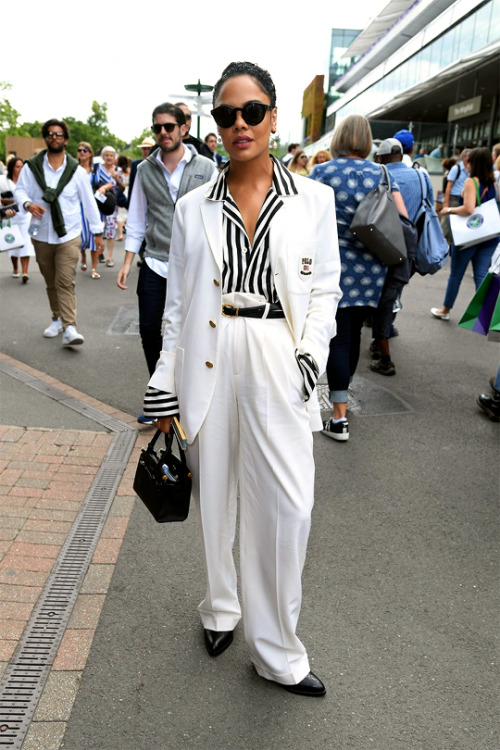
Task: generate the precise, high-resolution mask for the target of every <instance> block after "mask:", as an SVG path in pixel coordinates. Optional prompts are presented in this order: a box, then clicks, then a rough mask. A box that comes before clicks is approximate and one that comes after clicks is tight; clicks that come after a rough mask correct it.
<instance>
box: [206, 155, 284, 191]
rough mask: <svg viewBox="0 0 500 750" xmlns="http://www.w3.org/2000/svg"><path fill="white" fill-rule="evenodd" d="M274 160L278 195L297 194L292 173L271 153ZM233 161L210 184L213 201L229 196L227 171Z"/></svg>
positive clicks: (275, 187)
mask: <svg viewBox="0 0 500 750" xmlns="http://www.w3.org/2000/svg"><path fill="white" fill-rule="evenodd" d="M269 156H270V157H271V159H272V161H273V167H274V168H273V182H272V187H273V189H274V191H275V192H276V194H277V195H279V196H281V197H284V198H286V197H287V196H290V195H297V193H298V190H297V188H296V187H295V182H294V181H293V177H292V173H291V172H289V171H288V169H287V168H286V167H285V166H283V164H281V163H280V162H279V161H278V160H277V159H275V158H274V156H273V155H272V154H269ZM230 166H231V163H230V162H228V163H227V164H226V166H225V167H224V168H223V169H222V170H221V171H220V172H219V174H218V176H217V179H216V180H215V183H214V184H213V185H211V186H210V188H209V190H208V192H207V194H206V197H207V198H208V200H211V201H224V200H226V199H227V196H228V192H229V190H228V187H227V181H226V177H227V173H228V172H229V169H230Z"/></svg>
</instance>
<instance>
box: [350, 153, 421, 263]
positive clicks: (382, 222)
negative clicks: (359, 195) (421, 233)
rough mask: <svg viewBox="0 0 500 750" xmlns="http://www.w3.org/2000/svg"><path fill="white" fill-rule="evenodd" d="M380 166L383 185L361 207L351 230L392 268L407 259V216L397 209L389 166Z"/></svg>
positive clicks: (369, 195) (367, 197)
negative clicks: (404, 224) (405, 228)
mask: <svg viewBox="0 0 500 750" xmlns="http://www.w3.org/2000/svg"><path fill="white" fill-rule="evenodd" d="M379 166H380V167H381V170H382V179H381V181H380V184H379V185H378V186H377V187H376V188H374V189H373V190H370V192H369V193H368V194H367V195H365V197H364V198H363V200H362V201H361V202H360V203H359V204H358V207H357V209H356V213H355V214H354V218H353V220H352V222H351V226H350V227H349V231H350V232H351V234H353V235H354V236H355V237H356V239H357V240H360V241H361V242H362V243H363V245H364V246H365V247H366V248H367V249H368V250H369V251H370V253H371V254H372V255H373V256H374V257H375V258H376V259H377V260H378V261H379V262H380V263H382V265H384V266H393V265H396V264H397V263H401V262H402V261H403V260H405V259H406V258H407V251H406V243H405V236H404V231H403V226H402V219H403V218H405V217H403V216H402V215H401V214H400V213H399V211H398V209H397V208H396V204H395V202H394V197H393V195H392V193H391V180H390V177H389V172H388V171H387V167H386V166H385V165H383V164H380V165H379ZM405 221H409V220H408V219H405Z"/></svg>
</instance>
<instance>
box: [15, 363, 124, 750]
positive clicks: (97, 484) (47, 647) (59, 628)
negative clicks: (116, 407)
mask: <svg viewBox="0 0 500 750" xmlns="http://www.w3.org/2000/svg"><path fill="white" fill-rule="evenodd" d="M0 369H2V370H3V371H4V372H6V373H7V374H9V375H12V377H17V378H18V379H19V380H22V381H23V382H25V383H26V385H29V386H30V387H32V388H36V389H37V390H40V391H42V392H43V393H46V394H47V395H49V396H50V397H51V398H54V399H55V400H57V401H59V402H61V403H63V404H65V405H66V406H68V407H69V408H71V409H74V410H75V411H78V412H80V413H81V414H85V415H86V416H89V417H90V418H91V419H93V420H94V421H95V422H97V423H99V424H102V425H104V426H105V427H108V428H109V429H110V430H111V431H113V432H115V433H116V435H115V437H114V439H113V441H112V443H111V445H110V446H109V449H108V451H107V453H106V456H105V458H104V460H103V462H102V464H101V467H100V468H99V470H98V472H97V474H96V477H95V479H94V481H93V483H92V486H91V487H90V490H89V492H88V493H87V496H86V498H85V500H84V502H83V504H82V507H81V509H80V512H79V513H78V515H77V517H76V519H75V521H74V523H73V526H72V527H71V530H70V532H69V534H68V537H67V538H66V542H65V543H64V546H63V547H62V549H61V552H60V553H59V556H58V558H57V560H56V562H55V564H54V567H53V568H52V572H51V574H50V576H49V578H48V580H47V583H46V584H45V587H44V589H43V591H42V593H41V595H40V598H39V599H38V602H37V604H36V606H35V608H34V610H33V613H32V615H31V617H30V620H29V622H28V624H27V626H26V628H25V630H24V633H23V635H22V637H21V640H20V641H19V644H18V647H17V649H16V651H15V653H14V655H13V657H12V659H11V660H10V663H9V665H8V666H7V668H6V670H5V673H4V675H3V678H2V680H1V682H0V749H3V748H10V749H11V750H20V748H21V747H22V744H23V742H24V739H25V736H26V733H27V731H28V728H29V725H30V723H31V719H32V718H33V714H34V713H35V709H36V706H37V704H38V701H39V699H40V696H41V694H42V691H43V688H44V685H45V682H46V680H47V678H48V676H49V674H50V670H51V666H52V663H53V661H54V659H55V657H56V654H57V651H58V648H59V645H60V643H61V640H62V637H63V635H64V631H65V629H66V626H67V624H68V620H69V618H70V615H71V612H72V610H73V607H74V605H75V602H76V598H77V596H78V593H79V591H80V588H81V585H82V583H83V579H84V577H85V574H86V573H87V570H88V567H89V565H90V562H91V560H92V555H93V554H94V551H95V548H96V546H97V542H98V541H99V537H100V535H101V532H102V528H103V526H104V523H105V521H106V518H107V515H108V512H109V509H110V507H111V504H112V502H113V500H114V498H115V495H116V490H117V489H118V485H119V483H120V480H121V477H122V474H123V472H124V471H125V468H126V466H127V463H128V459H129V457H130V454H131V452H132V449H133V447H134V443H135V439H136V435H137V431H136V430H135V429H134V428H131V427H129V425H127V424H125V423H124V422H120V421H119V420H117V419H115V418H114V417H109V415H107V414H104V413H103V412H101V411H99V410H98V409H95V408H93V407H89V406H87V405H86V404H84V403H82V402H80V401H78V399H76V398H74V397H68V396H67V394H65V393H64V392H63V391H59V390H58V389H57V388H54V387H52V386H50V385H46V384H44V383H41V382H40V381H38V380H36V378H33V377H32V376H27V375H26V373H24V372H23V371H22V370H19V369H18V368H16V367H14V366H12V365H10V364H9V363H6V362H4V361H2V360H1V359H0Z"/></svg>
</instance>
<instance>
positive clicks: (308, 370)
mask: <svg viewBox="0 0 500 750" xmlns="http://www.w3.org/2000/svg"><path fill="white" fill-rule="evenodd" d="M295 359H296V360H297V364H298V366H299V369H300V371H301V373H302V375H303V378H304V401H309V399H310V398H311V396H312V392H313V391H314V389H315V388H316V383H317V380H318V376H319V372H318V367H317V365H316V362H315V361H314V359H313V358H312V357H311V355H310V354H300V353H299V352H298V351H297V349H296V350H295Z"/></svg>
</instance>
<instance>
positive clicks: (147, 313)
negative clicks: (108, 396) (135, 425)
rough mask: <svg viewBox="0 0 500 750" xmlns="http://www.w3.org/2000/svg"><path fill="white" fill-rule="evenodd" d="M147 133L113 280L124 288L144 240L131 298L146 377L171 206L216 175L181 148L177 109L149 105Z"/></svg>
mask: <svg viewBox="0 0 500 750" xmlns="http://www.w3.org/2000/svg"><path fill="white" fill-rule="evenodd" d="M152 129H153V133H154V134H155V137H156V141H157V143H158V146H159V148H158V149H157V150H156V151H154V152H153V153H152V154H151V155H150V156H148V158H147V159H145V160H144V161H143V162H141V164H139V166H138V168H137V178H136V181H135V184H134V191H133V193H132V198H131V201H130V206H129V210H128V218H127V239H126V241H125V261H124V263H123V266H122V268H121V270H120V272H119V274H118V279H117V283H118V286H119V287H120V289H127V277H128V275H129V273H130V269H131V266H132V261H133V259H134V256H135V255H136V253H138V252H139V250H140V247H141V244H142V241H143V239H145V240H146V250H145V252H144V261H145V262H144V264H143V265H142V266H141V269H140V272H139V280H138V283H137V296H138V297H139V331H140V334H141V340H142V346H143V349H144V354H145V357H146V362H147V366H148V370H149V374H150V375H152V374H153V373H154V371H155V367H156V363H157V361H158V358H159V356H160V351H161V346H162V335H161V324H162V318H163V310H164V307H165V296H166V290H167V276H168V258H169V252H170V239H171V236H172V223H173V219H174V210H175V203H176V201H177V199H178V198H181V197H182V196H183V195H185V194H186V193H189V191H190V190H193V189H194V188H196V187H198V186H199V185H203V183H206V182H209V181H210V180H211V179H212V178H213V177H216V176H217V169H216V166H215V164H214V162H213V161H210V160H209V159H206V158H205V157H204V156H200V155H194V154H193V153H192V151H190V150H189V149H188V148H187V147H186V146H185V145H184V144H183V142H182V138H183V136H184V134H185V133H186V132H187V129H188V128H187V126H186V119H185V116H184V113H183V111H182V110H181V109H179V107H176V106H175V105H174V104H169V103H164V104H160V105H159V106H158V107H155V109H154V110H153V128H152ZM138 421H139V422H140V423H141V424H148V423H150V422H152V421H153V420H151V419H148V418H146V417H144V415H143V414H140V415H139V417H138Z"/></svg>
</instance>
